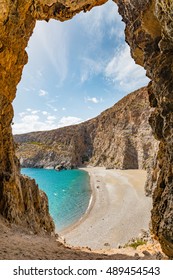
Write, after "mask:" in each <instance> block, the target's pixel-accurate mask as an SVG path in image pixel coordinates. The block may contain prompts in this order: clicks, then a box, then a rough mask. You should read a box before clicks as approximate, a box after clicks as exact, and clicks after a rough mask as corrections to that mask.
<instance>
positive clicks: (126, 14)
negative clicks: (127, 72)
mask: <svg viewBox="0 0 173 280" xmlns="http://www.w3.org/2000/svg"><path fill="white" fill-rule="evenodd" d="M105 2H106V0H80V1H79V0H76V1H74V0H58V1H56V0H29V1H24V0H20V1H18V0H13V1H12V0H9V1H6V0H0V7H1V9H0V213H1V214H2V215H3V216H4V217H6V218H7V219H9V220H10V221H14V222H18V223H19V222H22V223H26V224H29V226H30V227H32V228H33V229H35V230H36V231H39V230H40V228H44V229H45V230H46V231H49V232H51V231H53V229H54V226H53V222H52V220H51V218H50V216H49V213H48V206H47V200H46V196H45V195H44V194H43V193H41V192H40V191H39V190H38V187H37V186H34V182H33V181H30V180H29V179H27V178H23V177H22V176H21V175H20V168H19V164H18V161H17V159H16V157H15V148H14V143H13V138H12V132H11V122H12V118H13V108H12V105H11V103H12V101H13V99H14V98H15V94H16V86H17V84H18V83H19V81H20V78H21V75H22V69H23V66H24V65H25V64H26V63H27V53H26V51H25V48H26V46H27V43H28V40H29V38H30V36H31V34H32V32H33V29H34V26H35V23H36V20H47V21H48V20H49V19H51V18H54V19H57V20H61V21H65V20H68V19H70V18H72V17H73V16H74V15H75V14H76V13H79V12H80V11H84V12H86V11H89V10H90V9H91V8H92V7H94V6H97V5H101V4H103V3H105ZM114 2H116V3H117V5H118V7H119V13H120V14H121V15H122V18H123V21H124V22H125V24H126V29H125V35H126V41H127V42H128V44H129V45H130V48H131V54H132V57H133V58H134V60H135V61H136V63H138V64H140V65H142V66H143V67H144V68H145V69H146V71H147V75H148V77H149V78H150V79H151V82H150V84H149V85H148V89H149V100H150V104H151V106H152V107H154V108H155V110H154V112H153V114H152V116H151V117H150V124H151V126H152V130H153V134H154V135H155V137H156V138H157V139H158V140H159V141H160V147H159V152H158V155H157V163H156V166H155V170H154V171H155V177H156V180H157V186H156V188H155V190H154V194H153V210H152V228H153V233H154V235H155V236H156V237H157V238H158V240H159V242H160V243H161V246H162V249H163V251H164V252H165V253H166V254H167V255H168V256H171V257H172V256H173V148H172V144H173V137H172V136H173V102H172V101H173V23H172V13H173V2H172V1H168V0H114Z"/></svg>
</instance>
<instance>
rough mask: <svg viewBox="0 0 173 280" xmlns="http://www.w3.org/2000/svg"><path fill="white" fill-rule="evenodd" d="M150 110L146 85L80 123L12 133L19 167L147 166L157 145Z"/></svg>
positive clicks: (137, 167)
mask: <svg viewBox="0 0 173 280" xmlns="http://www.w3.org/2000/svg"><path fill="white" fill-rule="evenodd" d="M151 111H152V109H151V107H150V106H149V100H148V91H147V88H145V87H144V88H141V89H139V90H137V91H135V92H133V93H131V94H128V95H127V96H125V97H124V98H123V99H122V100H120V101H119V102H118V103H116V104H115V105H114V106H112V107H111V108H109V109H107V110H106V111H104V112H102V113H101V114H100V115H99V116H98V117H96V118H93V119H91V120H89V121H86V122H83V123H81V124H78V125H73V126H68V127H63V128H59V129H54V130H51V131H43V132H31V133H26V134H21V135H15V136H14V139H15V142H16V143H17V157H18V158H19V159H20V163H21V166H22V167H40V168H42V167H43V168H53V169H61V168H62V169H63V168H64V169H68V168H73V167H80V166H82V165H83V164H84V165H92V166H105V167H106V168H118V169H146V168H149V167H150V166H151V165H152V160H153V158H154V155H155V154H156V151H157V148H158V141H156V140H155V138H154V137H153V136H152V131H151V127H150V125H149V122H148V118H149V116H150V114H151Z"/></svg>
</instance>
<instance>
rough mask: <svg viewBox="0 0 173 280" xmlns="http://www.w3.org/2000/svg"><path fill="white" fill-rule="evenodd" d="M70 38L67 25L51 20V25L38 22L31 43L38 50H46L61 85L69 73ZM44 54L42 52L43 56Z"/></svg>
mask: <svg viewBox="0 0 173 280" xmlns="http://www.w3.org/2000/svg"><path fill="white" fill-rule="evenodd" d="M68 37H69V36H68V30H67V29H66V28H65V24H62V23H61V22H57V21H55V20H50V21H49V24H47V23H46V22H39V21H38V22H37V24H36V27H35V30H34V34H33V36H32V41H31V44H34V45H35V46H37V48H38V49H41V50H44V52H45V53H46V57H47V58H48V59H49V62H50V63H51V65H52V66H53V67H54V70H55V72H56V74H57V76H58V82H59V83H60V84H61V83H63V82H64V80H65V79H66V77H67V73H68V51H69V47H68V46H69V44H68ZM44 52H43V51H42V53H43V54H44ZM44 55H45V54H44Z"/></svg>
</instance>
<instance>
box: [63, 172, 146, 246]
mask: <svg viewBox="0 0 173 280" xmlns="http://www.w3.org/2000/svg"><path fill="white" fill-rule="evenodd" d="M81 170H85V171H87V172H88V174H89V176H90V187H91V199H90V203H89V205H88V208H87V211H86V212H85V214H84V215H83V216H82V217H81V218H80V219H79V220H78V221H77V222H76V223H74V224H72V225H71V226H70V227H67V228H66V229H64V230H62V231H60V232H59V235H60V236H63V239H65V240H66V242H67V243H68V244H69V245H71V246H74V247H75V246H80V247H89V248H91V249H92V250H100V249H101V250H102V249H105V247H106V248H107V249H112V248H117V247H118V246H120V245H123V244H125V243H127V242H128V241H129V239H131V238H135V237H137V236H138V235H139V234H140V232H141V230H148V229H149V222H150V210H151V207H152V205H151V204H152V203H151V198H148V197H146V196H145V192H144V184H145V180H146V171H143V170H115V169H108V170H106V169H105V168H103V167H87V168H81ZM124 233H125V234H124Z"/></svg>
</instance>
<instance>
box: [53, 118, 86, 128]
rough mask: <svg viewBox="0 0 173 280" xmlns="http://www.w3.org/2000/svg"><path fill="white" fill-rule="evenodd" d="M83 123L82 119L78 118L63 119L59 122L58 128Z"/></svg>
mask: <svg viewBox="0 0 173 280" xmlns="http://www.w3.org/2000/svg"><path fill="white" fill-rule="evenodd" d="M80 122H82V119H81V118H77V117H71V116H68V117H62V118H61V119H60V121H59V122H58V127H63V126H68V125H74V124H78V123H80Z"/></svg>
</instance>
